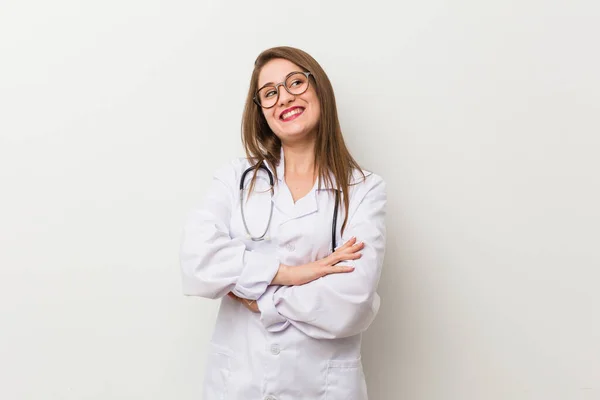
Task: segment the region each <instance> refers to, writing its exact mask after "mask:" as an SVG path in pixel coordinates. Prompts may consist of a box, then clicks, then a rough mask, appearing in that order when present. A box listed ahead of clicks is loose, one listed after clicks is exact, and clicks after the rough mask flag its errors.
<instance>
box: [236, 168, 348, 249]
mask: <svg viewBox="0 0 600 400" xmlns="http://www.w3.org/2000/svg"><path fill="white" fill-rule="evenodd" d="M256 168H257V166H256V165H254V166H251V167H249V168H247V169H246V170H245V171H244V173H243V174H242V177H241V179H240V209H241V213H242V222H243V223H244V229H246V233H247V234H248V237H250V239H251V240H252V241H254V242H260V241H262V240H265V239H266V235H267V232H268V231H269V227H270V226H271V219H272V217H273V202H271V211H270V212H269V221H268V222H267V226H266V228H265V231H264V232H263V234H262V235H260V236H252V234H251V233H250V229H248V224H247V223H246V216H245V214H244V182H245V180H246V175H248V173H249V172H251V171H253V170H255V169H256ZM258 169H264V170H265V171H266V173H267V174H268V176H269V183H270V184H271V197H272V196H273V193H274V189H273V188H274V186H275V180H274V178H273V174H272V173H271V171H269V169H268V168H267V167H266V166H265V165H264V164H262V163H261V164H260V165H258ZM339 200H340V192H339V191H338V190H336V191H335V206H334V209H333V221H332V224H331V252H332V253H333V252H335V248H336V247H337V241H336V239H335V237H336V228H337V217H338V206H339Z"/></svg>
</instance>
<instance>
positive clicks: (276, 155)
mask: <svg viewBox="0 0 600 400" xmlns="http://www.w3.org/2000/svg"><path fill="white" fill-rule="evenodd" d="M242 139H243V144H244V146H245V149H246V154H247V158H243V159H236V160H234V161H232V162H230V163H228V164H227V165H225V166H223V167H221V168H219V169H218V170H217V171H216V172H215V175H214V179H213V180H212V183H211V186H210V188H209V189H208V192H207V194H206V197H205V199H204V201H203V203H202V204H201V206H199V207H198V208H196V209H194V210H192V212H191V213H190V215H189V217H188V219H187V221H186V223H185V227H184V232H183V237H182V244H181V253H180V259H181V272H182V280H183V292H184V294H186V295H190V296H201V297H206V298H211V299H221V306H220V309H219V313H218V317H217V321H216V326H215V329H214V333H213V336H212V340H211V342H210V345H209V355H208V361H207V364H206V375H205V377H204V384H203V399H204V400H218V399H226V400H255V399H256V400H259V399H262V400H302V399H306V400H348V399H353V400H367V389H366V384H365V379H364V375H363V370H362V364H361V333H362V332H364V331H365V330H366V329H367V328H368V327H369V325H370V324H371V322H372V321H373V319H374V318H375V315H376V314H377V311H378V309H379V296H378V295H377V293H376V289H377V284H378V281H379V277H380V274H381V268H382V264H383V257H384V252H385V233H386V230H385V207H386V189H385V183H384V181H383V180H382V179H381V177H379V176H378V175H376V174H374V173H371V172H367V171H363V170H362V169H361V168H360V167H359V165H358V164H357V162H356V161H355V160H354V159H353V158H352V156H351V155H350V153H349V152H348V149H347V148H346V145H345V143H344V139H343V136H342V132H341V129H340V124H339V121H338V116H337V110H336V105H335V98H334V94H333V88H332V86H331V83H330V81H329V79H328V78H327V75H326V74H325V72H324V71H323V69H322V68H321V66H320V65H319V64H318V63H317V62H316V61H315V60H314V59H313V58H312V57H311V56H310V55H308V54H307V53H305V52H303V51H301V50H298V49H295V48H291V47H276V48H272V49H268V50H266V51H264V52H263V53H261V54H260V55H259V56H258V58H257V60H256V62H255V67H254V71H253V73H252V77H251V80H250V89H249V92H248V97H247V100H246V106H245V110H244V114H243V123H242ZM334 250H335V251H334Z"/></svg>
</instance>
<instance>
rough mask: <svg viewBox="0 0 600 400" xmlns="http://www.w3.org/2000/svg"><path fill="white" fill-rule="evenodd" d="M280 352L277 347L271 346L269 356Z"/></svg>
mask: <svg viewBox="0 0 600 400" xmlns="http://www.w3.org/2000/svg"><path fill="white" fill-rule="evenodd" d="M280 352H281V349H280V348H279V345H276V344H273V345H271V354H274V355H278V354H279V353H280Z"/></svg>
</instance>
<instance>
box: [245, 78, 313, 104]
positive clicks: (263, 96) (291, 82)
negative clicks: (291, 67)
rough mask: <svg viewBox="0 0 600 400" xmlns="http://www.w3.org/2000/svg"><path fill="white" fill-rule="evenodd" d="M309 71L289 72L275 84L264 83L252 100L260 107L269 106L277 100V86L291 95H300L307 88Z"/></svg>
mask: <svg viewBox="0 0 600 400" xmlns="http://www.w3.org/2000/svg"><path fill="white" fill-rule="evenodd" d="M310 75H312V74H311V73H310V72H291V73H289V74H288V76H286V77H285V81H283V82H281V83H278V84H276V85H265V86H263V87H261V88H260V89H258V90H257V91H256V95H254V102H255V103H256V104H257V105H259V106H260V107H262V108H271V107H273V106H274V105H275V104H277V101H278V100H279V86H283V87H284V88H285V90H286V91H287V92H288V93H289V94H291V95H293V96H297V95H300V94H302V93H304V92H306V90H308V86H309V79H308V77H309V76H310Z"/></svg>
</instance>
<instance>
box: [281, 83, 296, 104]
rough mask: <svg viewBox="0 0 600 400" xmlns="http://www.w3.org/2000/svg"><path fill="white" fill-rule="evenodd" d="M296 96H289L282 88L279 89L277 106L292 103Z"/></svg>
mask: <svg viewBox="0 0 600 400" xmlns="http://www.w3.org/2000/svg"><path fill="white" fill-rule="evenodd" d="M295 98H296V96H294V95H293V94H290V93H289V92H288V91H287V90H285V88H284V87H283V86H280V87H279V105H281V106H282V105H284V104H287V103H290V102H292V101H294V99H295Z"/></svg>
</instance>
